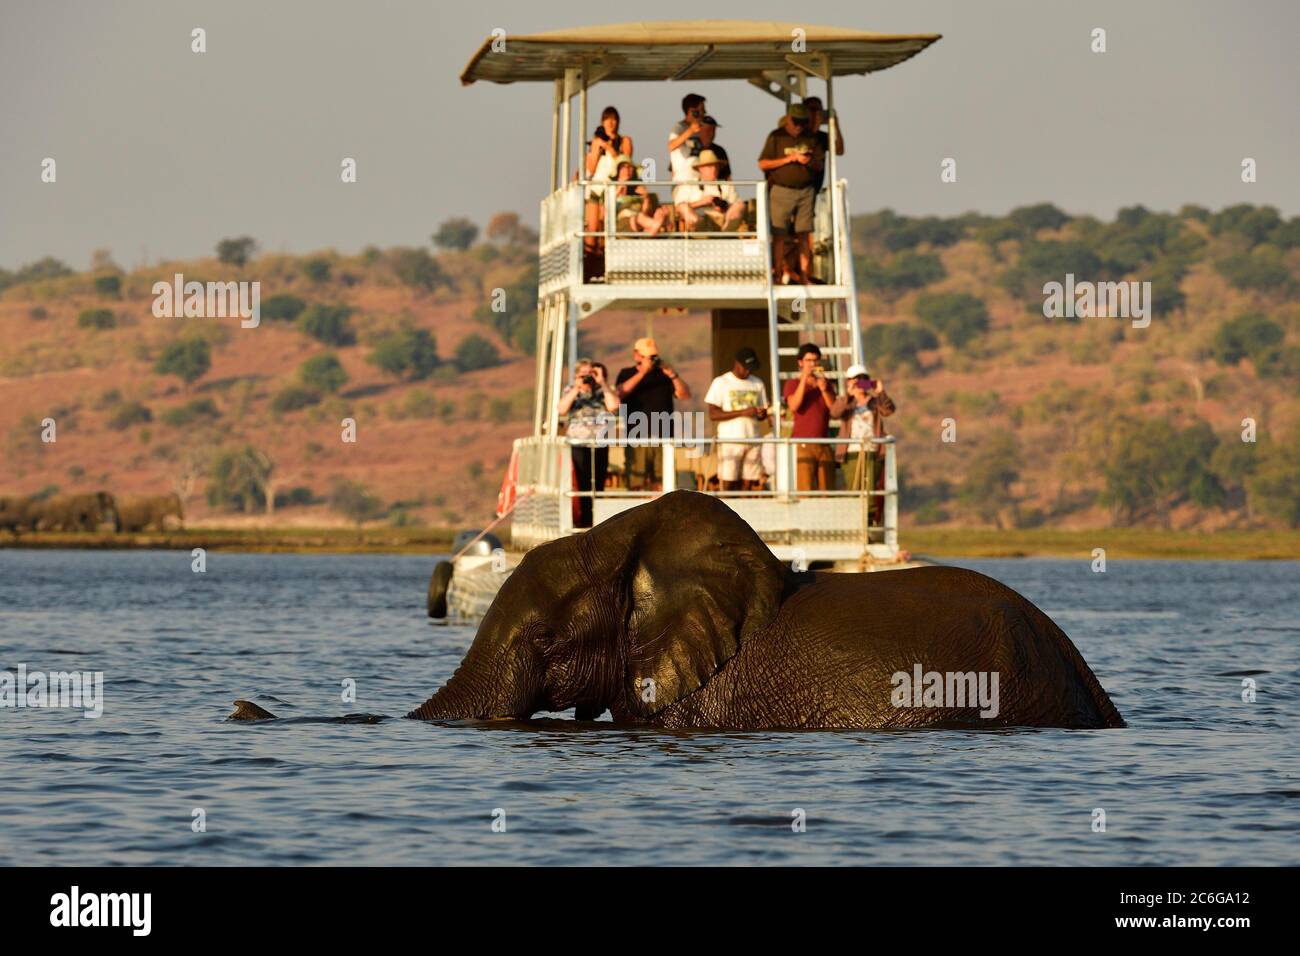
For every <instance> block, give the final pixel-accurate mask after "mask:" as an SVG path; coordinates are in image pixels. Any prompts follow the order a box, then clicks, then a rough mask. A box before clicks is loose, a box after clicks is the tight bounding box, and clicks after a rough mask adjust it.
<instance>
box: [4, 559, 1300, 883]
mask: <svg viewBox="0 0 1300 956" xmlns="http://www.w3.org/2000/svg"><path fill="white" fill-rule="evenodd" d="M190 560H191V559H190V556H189V554H188V552H163V551H158V552H79V551H0V672H4V671H8V672H9V673H10V674H16V673H17V669H18V667H19V665H25V667H26V668H27V670H28V671H29V672H35V671H43V672H51V671H71V670H83V671H102V672H103V675H104V677H103V680H104V684H103V714H102V716H100V717H99V718H97V719H93V718H86V717H84V716H83V715H82V712H81V711H80V710H68V709H51V708H44V709H40V708H17V709H11V708H4V709H0V774H2V777H0V779H3V785H2V786H0V863H3V864H86V865H98V864H172V865H175V864H213V865H224V864H277V863H278V864H362V865H372V864H437V863H501V864H530V863H539V864H564V863H584V864H633V863H637V864H654V863H671V864H731V863H741V864H754V863H808V864H872V865H881V864H885V865H888V864H945V863H946V864H1103V863H1109V864H1126V865H1141V864H1162V865H1169V864H1174V865H1177V864H1279V863H1287V864H1295V863H1297V862H1300V853H1298V852H1297V847H1298V846H1300V761H1298V760H1297V756H1296V753H1297V749H1300V748H1298V747H1297V743H1298V740H1300V735H1297V733H1296V728H1297V724H1298V723H1300V720H1298V718H1300V563H1295V562H1287V563H1281V562H1279V563H1231V562H1146V561H1111V562H1110V563H1109V566H1108V570H1107V571H1106V573H1104V574H1094V573H1092V571H1091V569H1090V566H1089V562H1087V561H1060V560H1006V561H992V560H990V561H967V562H960V563H962V564H963V565H965V566H968V567H972V568H975V569H976V570H979V571H982V572H984V573H986V574H990V575H992V576H993V577H996V578H998V579H1000V580H1002V581H1004V582H1006V583H1007V584H1009V585H1010V586H1012V587H1013V588H1016V589H1017V590H1019V591H1020V592H1021V593H1023V594H1025V595H1026V596H1027V597H1029V598H1030V599H1031V600H1033V601H1035V602H1036V603H1037V604H1038V605H1039V606H1040V607H1042V608H1043V609H1044V610H1046V611H1047V612H1048V613H1049V614H1051V615H1052V616H1053V617H1054V618H1055V619H1056V620H1057V622H1058V623H1059V624H1060V625H1061V626H1062V627H1063V628H1064V629H1065V631H1066V632H1067V633H1068V634H1070V635H1071V637H1072V638H1073V640H1074V641H1075V643H1076V644H1077V645H1078V647H1079V649H1080V650H1081V651H1082V652H1083V655H1084V657H1085V658H1086V659H1087V660H1088V662H1089V663H1090V665H1091V666H1092V668H1093V670H1094V671H1095V672H1096V674H1097V675H1098V677H1099V678H1100V680H1101V682H1102V684H1103V686H1104V687H1105V688H1106V689H1107V690H1108V691H1109V692H1110V694H1111V697H1112V698H1113V699H1114V701H1115V703H1116V705H1117V706H1118V707H1119V709H1120V711H1121V712H1122V713H1123V714H1124V716H1125V718H1126V719H1127V720H1128V722H1129V727H1128V729H1126V730H1112V731H1060V730H1013V731H1001V732H994V731H982V732H955V731H919V732H917V731H913V732H866V731H859V732H841V733H824V732H807V733H782V734H770V733H726V734H723V733H666V732H662V731H652V730H636V731H627V730H616V729H612V728H611V729H597V730H592V729H575V728H573V727H570V726H566V725H565V724H564V723H562V722H559V721H542V722H539V723H538V724H536V725H523V724H512V725H506V726H493V727H485V726H456V727H447V726H437V725H431V724H426V723H420V722H416V721H407V720H387V721H383V722H380V723H371V724H366V723H340V722H330V721H316V720H302V719H300V720H287V721H279V722H269V723H261V724H244V723H228V722H226V721H225V720H224V717H225V716H226V714H228V713H229V712H230V710H231V707H230V704H231V701H232V700H233V699H234V698H235V697H248V698H251V699H254V700H256V701H258V702H259V703H261V704H262V705H263V706H265V707H267V708H268V709H270V710H272V711H274V712H276V713H277V714H279V715H280V716H282V717H286V718H290V717H292V718H327V717H337V716H341V715H344V714H347V713H350V712H352V713H356V712H366V713H372V714H388V715H401V714H403V713H405V712H406V711H407V710H409V709H411V708H412V707H414V706H415V705H417V704H418V703H420V702H421V701H423V700H424V699H425V698H426V697H427V696H428V695H429V693H430V692H432V691H433V690H434V689H435V688H436V687H437V686H439V685H440V684H441V683H442V681H443V680H444V679H445V678H446V677H447V676H449V675H450V674H451V672H452V671H453V670H454V669H455V667H456V665H457V663H459V661H460V658H461V656H462V654H463V653H464V651H465V648H466V647H467V646H468V645H469V642H470V640H471V639H472V636H473V634H472V631H471V630H470V629H468V628H464V627H433V626H430V625H429V624H428V623H427V621H426V618H425V617H424V609H423V602H424V590H425V586H426V583H427V580H428V575H429V572H430V570H431V568H432V566H433V563H434V560H435V559H434V558H423V557H410V556H374V555H362V556H355V555H339V556H334V555H255V554H236V553H224V552H212V553H210V554H209V555H208V566H207V571H206V572H205V573H202V574H197V573H194V572H193V571H192V570H191V565H190ZM954 563H957V562H954ZM349 680H350V681H355V686H356V702H355V703H344V702H343V700H342V694H343V687H344V685H343V682H344V681H349ZM1246 680H1251V681H1253V682H1254V685H1255V694H1256V699H1255V700H1254V701H1253V702H1250V703H1248V702H1244V701H1243V699H1242V694H1243V681H1246ZM570 716H571V715H570ZM1098 810H1101V811H1104V814H1105V820H1104V822H1105V829H1104V832H1103V831H1102V830H1101V829H1100V826H1099V821H1100V820H1101V817H1100V815H1099V814H1098V813H1097V812H1096V811H1098ZM494 811H495V819H496V820H497V821H498V826H497V830H495V831H494V829H493V821H494ZM796 811H803V818H804V819H805V820H806V829H805V830H804V832H795V829H794V828H793V827H792V821H793V820H794V819H795V818H796V815H797V814H796ZM501 820H504V824H505V827H504V832H499V831H500V821H501Z"/></svg>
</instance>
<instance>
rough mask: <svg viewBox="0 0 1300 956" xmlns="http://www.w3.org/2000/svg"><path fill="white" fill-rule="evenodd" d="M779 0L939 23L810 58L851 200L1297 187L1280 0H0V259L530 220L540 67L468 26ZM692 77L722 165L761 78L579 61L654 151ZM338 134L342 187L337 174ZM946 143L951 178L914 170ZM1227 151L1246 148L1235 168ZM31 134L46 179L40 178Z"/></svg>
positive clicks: (352, 240)
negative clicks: (1254, 167) (483, 64)
mask: <svg viewBox="0 0 1300 956" xmlns="http://www.w3.org/2000/svg"><path fill="white" fill-rule="evenodd" d="M802 10H815V11H816V12H815V14H814V15H810V16H809V18H808V22H810V23H815V24H823V25H833V26H845V27H854V28H859V29H865V30H872V31H877V32H896V33H929V32H935V33H942V34H944V39H942V40H941V41H939V42H938V43H937V44H935V45H934V46H932V47H931V48H930V49H929V50H927V51H925V52H924V53H922V54H921V55H920V56H918V57H916V58H914V59H912V60H909V61H908V62H906V63H903V64H902V65H900V66H897V67H894V68H893V69H890V70H886V71H883V72H881V73H876V74H872V75H870V76H867V77H849V78H844V79H841V80H840V81H839V82H838V83H837V86H836V106H837V107H838V109H839V113H840V116H841V121H842V124H843V128H844V130H845V136H846V139H847V146H848V153H847V155H846V156H845V157H844V160H843V162H842V165H841V175H843V176H845V177H847V178H848V180H849V183H850V196H851V203H852V206H853V209H854V210H855V211H857V212H866V211H871V210H875V209H880V208H883V207H890V208H892V209H894V210H896V211H898V212H901V213H906V214H911V215H921V214H940V215H945V214H955V213H960V212H964V211H967V210H978V211H981V212H988V213H1003V212H1006V211H1007V210H1008V209H1011V208H1013V207H1015V206H1017V205H1024V204H1027V203H1034V202H1042V201H1051V202H1054V203H1056V204H1057V205H1059V206H1061V207H1062V208H1063V209H1065V210H1067V211H1069V212H1073V213H1090V214H1093V215H1097V216H1101V217H1105V218H1109V217H1111V216H1113V215H1114V213H1115V210H1116V209H1118V208H1119V207H1121V206H1126V205H1132V204H1135V203H1141V204H1143V205H1146V206H1148V207H1149V208H1152V209H1161V210H1176V209H1177V208H1178V207H1179V206H1181V205H1183V204H1184V203H1189V202H1190V203H1199V204H1201V205H1205V206H1209V207H1211V208H1219V207H1221V206H1224V205H1228V204H1230V203H1235V202H1253V203H1256V204H1271V205H1274V206H1277V207H1278V208H1279V209H1280V210H1281V211H1282V213H1283V214H1284V215H1287V216H1291V215H1295V214H1297V212H1300V175H1298V174H1300V164H1298V163H1297V157H1300V119H1298V118H1297V117H1298V115H1300V111H1298V110H1297V100H1296V96H1297V90H1300V58H1297V56H1296V52H1295V51H1296V37H1297V36H1298V35H1300V4H1297V3H1295V2H1293V0H1255V2H1250V3H1244V2H1239V0H1238V2H1227V0H1220V2H1212V0H1181V2H1176V0H1143V2H1136V0H1097V2H1090V3H1087V4H1074V3H1063V2H1043V0H990V2H974V0H907V2H893V0H881V2H863V0H821V2H819V3H817V4H815V5H792V4H791V3H789V2H784V3H780V2H772V0H747V2H744V3H739V2H714V3H711V4H707V5H704V4H701V3H698V2H695V3H691V2H680V0H656V2H655V3H653V4H650V5H649V6H648V7H647V6H645V5H639V4H638V5H626V4H624V5H619V4H601V5H592V4H590V3H578V2H573V0H548V2H546V3H538V2H536V0H528V2H496V0H483V2H478V3H472V4H469V3H443V2H435V0H421V2H418V3H417V2H408V0H391V2H382V3H380V2H352V0H348V2H342V0H312V2H306V0H293V2H285V0H279V2H274V3H272V2H267V0H193V2H176V0H75V2H74V0H0V267H4V268H9V269H13V268H16V267H17V266H19V265H21V264H23V263H26V262H30V261H32V260H34V259H37V258H40V257H41V256H44V255H54V256H57V257H59V258H61V259H64V260H65V261H67V262H68V263H69V264H71V265H73V266H74V267H76V268H85V267H86V266H87V265H88V263H89V258H90V254H91V251H92V250H94V249H97V248H108V249H110V250H111V251H112V252H113V254H114V256H115V258H116V259H117V261H118V262H119V263H120V264H122V265H124V266H128V267H131V266H135V265H138V264H140V263H141V262H142V261H151V262H152V261H157V260H159V259H162V258H173V257H174V258H188V257H193V256H200V255H209V254H211V253H212V250H213V247H214V246H215V244H216V242H217V240H219V239H221V238H223V237H226V236H236V235H244V234H248V235H251V236H253V237H255V238H256V239H257V240H258V242H259V243H260V244H261V246H262V248H264V249H266V250H271V251H281V250H283V251H288V252H295V253H305V252H310V251H313V250H318V249H325V248H335V249H338V250H339V251H340V252H355V251H357V250H359V249H361V248H363V247H364V246H366V245H370V244H375V245H379V246H391V245H419V244H427V243H428V241H429V235H430V233H432V232H433V230H434V229H435V228H436V226H437V224H438V223H439V222H441V221H442V220H443V219H445V218H447V217H449V216H453V215H464V216H469V217H470V218H472V219H474V220H476V221H477V222H479V223H480V224H482V223H484V222H485V221H486V220H487V218H488V217H489V216H490V215H491V214H492V213H493V212H495V211H498V210H502V209H511V210H515V211H517V212H519V213H521V214H522V215H524V216H525V217H526V218H528V219H530V220H533V221H535V220H536V217H537V204H538V201H539V200H540V199H541V197H542V195H543V193H544V191H545V189H546V187H547V168H546V165H547V159H548V153H549V136H550V113H549V107H550V97H551V90H550V87H549V86H547V85H543V84H519V85H513V86H497V85H493V84H486V83H478V84H475V85H474V86H471V87H462V86H461V85H460V83H459V81H458V79H457V76H458V74H459V72H460V70H461V69H462V68H463V66H464V65H465V63H466V61H467V60H468V59H469V57H470V55H471V53H473V51H474V50H475V49H476V48H477V47H478V45H479V43H481V42H482V40H483V39H484V38H485V37H486V36H487V35H488V34H489V33H490V32H491V30H492V29H493V28H494V27H501V28H503V29H505V30H506V31H507V33H516V34H517V33H529V32H535V31H541V30H548V29H555V28H559V27H565V26H574V25H583V24H594V23H607V22H619V21H625V20H631V19H635V18H637V17H646V16H651V17H654V18H658V19H677V18H692V17H699V16H702V15H703V16H709V17H713V18H728V17H730V18H741V19H772V20H786V21H796V20H799V19H800V18H799V16H798V13H797V11H802ZM638 11H647V12H638ZM196 26H199V27H203V28H204V29H206V31H207V42H208V52H207V53H204V54H201V55H200V54H194V53H191V52H190V31H191V29H192V28H194V27H196ZM1094 27H1103V28H1105V30H1106V31H1107V46H1108V51H1107V52H1106V53H1104V54H1095V53H1092V52H1091V51H1090V32H1091V30H1092V29H1093V28H1094ZM692 91H695V92H700V93H702V94H704V95H705V96H707V97H708V98H709V109H710V112H712V113H713V114H714V115H715V116H717V117H718V118H719V120H720V121H721V122H722V124H723V127H724V128H723V129H722V130H721V131H720V133H719V136H718V140H719V142H720V143H722V144H723V145H724V146H726V147H727V149H728V151H729V152H730V154H731V157H732V162H733V166H734V167H735V175H736V177H737V178H751V177H754V178H756V177H757V167H756V165H755V164H754V158H755V157H756V156H757V155H758V151H759V149H760V147H761V145H762V139H763V135H764V134H765V132H766V131H767V129H768V128H770V127H771V126H772V125H774V122H775V118H776V116H777V115H778V112H779V104H778V102H777V101H776V100H775V99H772V98H770V97H767V96H765V95H764V94H762V93H761V92H759V91H758V90H756V89H754V88H753V87H750V86H749V85H748V84H745V83H741V82H733V83H704V84H701V83H691V82H689V81H687V82H684V83H655V84H649V83H647V84H609V85H603V86H598V87H596V88H595V89H594V90H593V91H592V93H591V101H590V105H591V110H592V119H591V122H590V124H589V125H592V126H594V125H595V122H596V118H597V117H598V114H599V110H600V108H602V107H603V106H605V105H607V104H609V103H613V104H615V105H617V106H618V107H619V109H620V112H621V113H622V116H623V131H624V132H625V133H628V134H630V135H632V136H633V137H634V140H635V142H636V152H637V158H638V159H640V158H642V157H643V156H644V155H647V154H648V155H650V156H653V157H655V158H657V159H658V160H659V162H660V163H661V164H662V163H663V161H664V153H665V150H664V143H665V141H666V140H667V135H668V129H669V126H670V125H671V124H672V122H673V121H674V120H676V119H677V118H678V117H679V116H680V109H679V106H678V103H679V101H680V99H681V97H682V95H684V94H685V93H687V92H692ZM588 132H589V131H588ZM348 156H350V157H354V158H355V159H356V160H357V163H358V182H357V183H356V184H352V185H344V184H343V183H341V182H340V178H339V169H340V166H339V164H340V162H341V160H342V159H343V158H344V157H348ZM949 156H951V157H954V158H955V159H956V160H957V164H958V167H957V168H958V181H957V182H956V183H954V184H944V183H941V182H940V180H939V164H940V161H941V160H942V159H943V158H944V157H949ZM1247 156H1249V157H1253V158H1254V159H1255V160H1256V161H1257V163H1258V171H1259V172H1258V176H1259V179H1258V182H1256V183H1254V184H1249V185H1248V184H1244V183H1242V182H1241V178H1240V165H1241V161H1242V158H1243V157H1247ZM45 157H52V158H54V159H55V161H56V163H57V173H58V181H57V182H56V183H54V184H46V183H42V182H41V179H40V172H41V162H42V160H43V159H44V158H45ZM575 165H576V164H575Z"/></svg>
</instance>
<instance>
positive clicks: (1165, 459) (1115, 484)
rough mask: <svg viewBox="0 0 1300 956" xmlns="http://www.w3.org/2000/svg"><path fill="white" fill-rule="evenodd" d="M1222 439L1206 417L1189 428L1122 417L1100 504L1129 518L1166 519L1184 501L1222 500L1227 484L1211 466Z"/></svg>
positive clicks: (1210, 502)
mask: <svg viewBox="0 0 1300 956" xmlns="http://www.w3.org/2000/svg"><path fill="white" fill-rule="evenodd" d="M1218 444H1219V442H1218V439H1217V438H1215V436H1214V432H1213V431H1211V429H1210V426H1209V424H1208V423H1206V422H1204V421H1198V422H1197V423H1195V424H1194V425H1191V426H1189V427H1187V428H1178V427H1177V426H1175V425H1173V424H1171V423H1170V422H1168V421H1166V420H1165V419H1151V420H1144V421H1138V422H1133V421H1127V422H1121V423H1120V424H1119V425H1118V426H1116V428H1115V442H1114V447H1113V448H1112V449H1111V451H1110V455H1109V459H1108V460H1107V463H1106V465H1105V467H1104V469H1103V473H1104V475H1105V480H1106V483H1105V487H1104V489H1103V491H1102V493H1101V497H1100V500H1101V503H1102V504H1103V505H1106V506H1108V507H1110V508H1111V509H1112V511H1113V512H1114V514H1115V516H1116V518H1117V520H1120V521H1122V522H1125V523H1132V522H1134V521H1136V520H1138V519H1140V518H1143V517H1148V516H1153V517H1156V518H1158V519H1160V520H1161V521H1162V522H1163V523H1165V524H1168V522H1169V514H1170V512H1171V511H1172V509H1173V508H1174V507H1175V506H1176V505H1178V504H1179V503H1181V502H1183V501H1187V500H1191V501H1194V502H1195V503H1196V504H1198V505H1201V506H1202V507H1211V506H1214V505H1217V504H1221V503H1222V502H1223V500H1224V497H1225V493H1224V490H1223V486H1222V485H1221V484H1220V483H1219V480H1218V478H1216V477H1215V475H1214V473H1213V471H1212V470H1211V461H1212V458H1213V455H1214V451H1215V449H1216V447H1217V446H1218Z"/></svg>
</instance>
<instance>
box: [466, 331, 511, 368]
mask: <svg viewBox="0 0 1300 956" xmlns="http://www.w3.org/2000/svg"><path fill="white" fill-rule="evenodd" d="M456 364H457V365H459V366H460V367H461V369H462V370H463V371H466V372H473V371H476V370H478V369H481V368H491V367H492V366H494V365H500V364H501V356H500V354H499V353H498V352H497V347H496V346H495V345H493V344H492V343H491V342H489V341H488V340H487V339H485V338H483V336H481V335H478V334H477V333H471V334H470V335H467V336H465V338H463V339H462V340H461V342H460V344H459V345H458V346H456Z"/></svg>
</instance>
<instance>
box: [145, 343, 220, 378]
mask: <svg viewBox="0 0 1300 956" xmlns="http://www.w3.org/2000/svg"><path fill="white" fill-rule="evenodd" d="M211 367H212V347H211V346H210V345H208V342H207V340H206V339H204V338H201V337H199V336H197V335H196V336H192V337H191V338H188V339H185V340H183V341H180V342H173V343H172V344H171V345H168V346H167V347H166V348H165V349H163V351H162V355H160V356H158V361H157V362H155V363H154V367H153V368H154V371H155V372H157V373H158V374H159V375H175V376H176V377H177V378H179V379H180V380H181V381H182V382H184V383H185V384H186V385H190V384H192V383H194V382H196V381H198V380H199V379H200V378H202V377H203V376H204V375H205V374H207V371H208V369H210V368H211Z"/></svg>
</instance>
